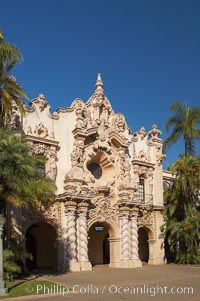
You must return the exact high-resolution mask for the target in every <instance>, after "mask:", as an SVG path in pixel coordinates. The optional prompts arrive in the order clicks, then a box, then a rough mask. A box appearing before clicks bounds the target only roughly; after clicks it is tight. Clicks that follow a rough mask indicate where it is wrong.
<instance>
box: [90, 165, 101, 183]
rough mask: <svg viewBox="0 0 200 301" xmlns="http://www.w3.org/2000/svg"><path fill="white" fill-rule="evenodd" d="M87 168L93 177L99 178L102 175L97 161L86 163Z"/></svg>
mask: <svg viewBox="0 0 200 301" xmlns="http://www.w3.org/2000/svg"><path fill="white" fill-rule="evenodd" d="M88 170H89V171H90V172H91V173H92V174H93V176H94V177H95V179H100V178H101V176H102V169H101V166H100V165H99V164H97V163H90V164H89V165H88Z"/></svg>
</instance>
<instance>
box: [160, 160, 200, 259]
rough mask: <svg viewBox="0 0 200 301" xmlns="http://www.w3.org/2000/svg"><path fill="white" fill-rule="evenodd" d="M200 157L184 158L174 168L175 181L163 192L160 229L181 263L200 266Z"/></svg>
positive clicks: (172, 169)
mask: <svg viewBox="0 0 200 301" xmlns="http://www.w3.org/2000/svg"><path fill="white" fill-rule="evenodd" d="M199 166H200V157H193V156H191V155H181V156H180V159H179V160H177V161H175V162H174V164H173V165H172V168H171V171H172V173H173V174H174V176H175V178H174V181H173V183H172V185H171V187H170V188H169V189H168V190H165V193H164V200H165V206H164V212H163V215H164V224H163V226H162V228H161V231H162V233H163V234H164V238H167V242H168V244H169V246H170V249H171V251H176V262H178V263H198V264H199V263H200V249H199V247H198V245H199V242H200V233H199V229H200V212H199V203H200V169H199Z"/></svg>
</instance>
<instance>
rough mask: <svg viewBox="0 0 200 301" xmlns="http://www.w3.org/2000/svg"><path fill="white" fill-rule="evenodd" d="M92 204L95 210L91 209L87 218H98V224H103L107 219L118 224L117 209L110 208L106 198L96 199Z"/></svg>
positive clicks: (109, 202)
mask: <svg viewBox="0 0 200 301" xmlns="http://www.w3.org/2000/svg"><path fill="white" fill-rule="evenodd" d="M93 204H94V206H95V208H91V209H90V212H89V218H90V219H93V218H98V221H99V222H104V221H105V220H107V219H111V220H114V221H115V222H116V223H117V222H118V218H117V209H116V208H115V207H114V206H111V201H110V200H109V199H107V198H104V197H103V198H102V197H101V196H100V197H97V198H96V199H95V200H94V201H93Z"/></svg>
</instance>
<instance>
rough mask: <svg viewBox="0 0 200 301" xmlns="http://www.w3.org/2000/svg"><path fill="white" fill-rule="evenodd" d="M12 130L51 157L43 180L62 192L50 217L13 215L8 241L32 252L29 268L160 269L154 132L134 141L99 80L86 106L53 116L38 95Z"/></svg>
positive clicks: (158, 162)
mask: <svg viewBox="0 0 200 301" xmlns="http://www.w3.org/2000/svg"><path fill="white" fill-rule="evenodd" d="M11 123H12V127H13V128H14V130H15V131H19V130H20V131H21V132H22V133H23V134H24V136H25V137H26V139H27V141H28V142H29V144H30V145H31V146H32V151H33V153H34V154H36V155H37V154H38V155H40V154H42V155H44V156H45V157H46V164H45V166H41V172H45V173H46V174H47V175H48V176H49V177H51V178H52V179H53V180H54V181H55V183H56V185H57V191H56V201H55V204H54V206H52V207H51V208H49V209H48V210H47V209H46V208H38V210H37V211H35V212H34V211H31V210H28V209H24V208H22V209H16V208H11V211H10V221H11V223H10V225H9V227H10V229H9V233H10V238H9V239H12V238H14V239H17V240H18V241H19V242H20V243H21V244H22V245H24V246H25V245H26V247H27V248H28V250H29V251H30V252H32V254H33V261H32V262H29V261H27V262H26V264H27V266H28V268H49V267H51V268H52V267H55V268H57V270H59V271H67V270H70V271H86V270H91V269H92V266H93V265H96V264H109V267H120V268H133V267H140V266H141V265H142V262H145V261H146V262H148V263H151V264H160V263H163V260H164V250H163V241H162V239H160V238H159V234H160V226H161V225H162V223H163V219H162V209H163V170H162V158H163V155H162V140H161V139H160V138H159V136H160V135H161V131H160V130H158V129H157V126H156V125H153V126H152V127H151V130H149V131H146V130H145V129H144V127H142V128H141V129H139V130H138V131H136V132H134V133H132V132H131V129H130V127H129V126H128V125H127V123H126V120H125V118H124V115H123V114H121V113H118V114H117V113H115V112H114V111H113V109H112V106H111V104H110V102H109V100H108V98H107V97H106V96H105V94H104V90H103V82H102V79H101V75H100V74H98V77H97V81H96V90H95V92H94V94H93V95H92V96H91V97H90V98H89V100H88V101H87V102H86V103H84V102H83V101H82V100H81V99H75V100H74V101H73V103H72V105H71V107H69V108H66V109H58V110H57V111H56V112H54V113H53V114H52V113H50V105H49V103H48V102H47V100H46V99H45V97H44V95H43V94H40V95H39V96H38V97H37V98H35V99H33V100H32V101H31V106H30V107H26V116H25V117H23V118H22V119H21V117H20V116H18V113H17V111H16V112H15V114H13V119H12V122H11ZM166 177H167V175H166Z"/></svg>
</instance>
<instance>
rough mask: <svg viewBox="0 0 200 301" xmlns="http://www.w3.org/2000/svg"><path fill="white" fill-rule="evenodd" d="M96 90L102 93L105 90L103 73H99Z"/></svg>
mask: <svg viewBox="0 0 200 301" xmlns="http://www.w3.org/2000/svg"><path fill="white" fill-rule="evenodd" d="M95 86H96V92H97V93H98V92H101V93H104V91H103V81H102V79H101V73H98V75H97V81H96V85H95Z"/></svg>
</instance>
